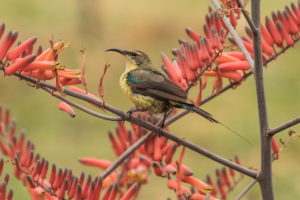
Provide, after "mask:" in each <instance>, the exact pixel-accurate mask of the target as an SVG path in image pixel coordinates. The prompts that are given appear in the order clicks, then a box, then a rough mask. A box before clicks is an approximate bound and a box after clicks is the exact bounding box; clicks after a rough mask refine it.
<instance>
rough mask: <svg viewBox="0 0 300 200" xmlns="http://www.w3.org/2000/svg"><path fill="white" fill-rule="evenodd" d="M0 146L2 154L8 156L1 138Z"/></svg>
mask: <svg viewBox="0 0 300 200" xmlns="http://www.w3.org/2000/svg"><path fill="white" fill-rule="evenodd" d="M0 148H1V151H2V154H3V155H6V156H9V150H8V148H7V147H6V145H5V144H4V143H3V142H2V141H1V140H0Z"/></svg>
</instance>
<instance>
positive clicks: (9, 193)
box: [6, 190, 14, 200]
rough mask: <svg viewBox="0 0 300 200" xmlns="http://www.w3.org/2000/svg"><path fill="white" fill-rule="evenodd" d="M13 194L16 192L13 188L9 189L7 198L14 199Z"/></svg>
mask: <svg viewBox="0 0 300 200" xmlns="http://www.w3.org/2000/svg"><path fill="white" fill-rule="evenodd" d="M13 196H14V192H13V191H12V190H9V192H8V195H7V197H6V200H12V198H13Z"/></svg>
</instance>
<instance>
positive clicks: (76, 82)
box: [59, 78, 81, 86]
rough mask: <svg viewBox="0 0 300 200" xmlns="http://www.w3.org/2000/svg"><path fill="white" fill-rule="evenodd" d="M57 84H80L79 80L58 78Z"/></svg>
mask: <svg viewBox="0 0 300 200" xmlns="http://www.w3.org/2000/svg"><path fill="white" fill-rule="evenodd" d="M59 82H60V83H61V85H63V86H65V85H78V84H80V83H81V81H80V79H77V78H60V79H59Z"/></svg>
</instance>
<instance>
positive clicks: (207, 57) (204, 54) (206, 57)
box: [198, 37, 211, 63]
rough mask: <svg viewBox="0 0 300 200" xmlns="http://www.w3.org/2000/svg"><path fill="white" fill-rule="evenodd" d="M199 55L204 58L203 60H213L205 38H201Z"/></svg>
mask: <svg viewBox="0 0 300 200" xmlns="http://www.w3.org/2000/svg"><path fill="white" fill-rule="evenodd" d="M198 52H199V57H200V58H201V59H202V61H203V62H205V63H209V62H210V60H211V57H210V53H209V52H208V49H207V47H206V42H205V38H204V37H201V38H200V46H199V51H198Z"/></svg>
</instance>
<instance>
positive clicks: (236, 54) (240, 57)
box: [223, 51, 246, 60]
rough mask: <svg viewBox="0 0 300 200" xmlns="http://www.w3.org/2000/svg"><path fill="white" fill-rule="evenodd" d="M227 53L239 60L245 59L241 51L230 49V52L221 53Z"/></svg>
mask: <svg viewBox="0 0 300 200" xmlns="http://www.w3.org/2000/svg"><path fill="white" fill-rule="evenodd" d="M225 53H226V54H227V55H229V56H232V57H235V58H237V59H239V60H246V58H245V56H244V54H243V53H242V52H233V51H230V52H224V53H223V54H225Z"/></svg>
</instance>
